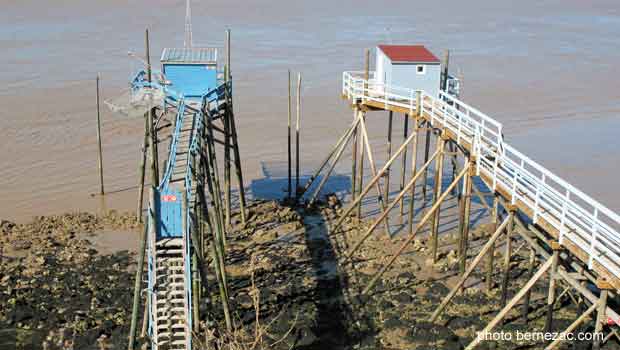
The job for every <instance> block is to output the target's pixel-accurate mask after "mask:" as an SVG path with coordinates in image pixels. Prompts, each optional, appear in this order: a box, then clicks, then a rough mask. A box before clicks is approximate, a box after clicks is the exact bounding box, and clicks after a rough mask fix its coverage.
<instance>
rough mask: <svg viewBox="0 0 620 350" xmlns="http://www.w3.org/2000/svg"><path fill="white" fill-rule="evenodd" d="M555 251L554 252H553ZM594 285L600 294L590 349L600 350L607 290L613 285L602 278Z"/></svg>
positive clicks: (605, 317)
mask: <svg viewBox="0 0 620 350" xmlns="http://www.w3.org/2000/svg"><path fill="white" fill-rule="evenodd" d="M554 253H555V252H554ZM596 286H597V287H598V289H600V291H601V296H600V298H599V301H598V307H597V313H596V324H595V325H594V341H593V342H592V350H600V349H601V345H602V341H601V338H602V337H601V336H600V335H601V334H602V332H603V325H604V324H605V321H606V320H607V315H606V309H607V297H608V295H609V291H610V290H613V289H614V288H613V286H612V285H611V284H610V283H609V282H607V281H605V280H604V279H598V280H597V281H596Z"/></svg>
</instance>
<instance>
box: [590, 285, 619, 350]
mask: <svg viewBox="0 0 620 350" xmlns="http://www.w3.org/2000/svg"><path fill="white" fill-rule="evenodd" d="M596 287H597V288H598V289H600V291H601V296H600V298H599V300H598V307H597V314H596V321H595V322H596V324H595V325H594V341H593V342H592V350H600V349H601V345H602V339H601V338H602V337H601V334H602V332H603V325H604V324H605V321H606V320H607V313H606V311H607V298H608V296H609V291H610V290H613V289H614V288H613V286H612V285H611V284H610V283H609V282H607V281H606V280H604V279H598V280H597V281H596Z"/></svg>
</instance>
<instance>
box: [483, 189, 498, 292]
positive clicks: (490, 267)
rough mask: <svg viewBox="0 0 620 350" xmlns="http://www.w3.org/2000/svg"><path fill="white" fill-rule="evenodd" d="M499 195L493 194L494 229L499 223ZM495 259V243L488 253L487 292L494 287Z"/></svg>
mask: <svg viewBox="0 0 620 350" xmlns="http://www.w3.org/2000/svg"><path fill="white" fill-rule="evenodd" d="M498 209H499V196H498V195H497V194H495V195H494V196H493V210H492V211H491V217H492V220H493V226H492V227H493V230H495V229H497V225H498V224H499V222H498V221H499V215H498V214H499V213H498ZM494 259H495V243H493V244H492V245H491V247H490V253H489V254H488V255H487V273H486V278H485V280H486V281H485V282H486V287H487V292H490V291H491V290H492V289H493V264H494V262H493V260H494Z"/></svg>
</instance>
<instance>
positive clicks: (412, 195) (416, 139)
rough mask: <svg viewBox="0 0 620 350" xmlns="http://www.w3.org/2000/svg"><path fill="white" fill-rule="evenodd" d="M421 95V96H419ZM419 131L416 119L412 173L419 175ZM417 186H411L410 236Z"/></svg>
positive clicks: (414, 122) (414, 121) (408, 223)
mask: <svg viewBox="0 0 620 350" xmlns="http://www.w3.org/2000/svg"><path fill="white" fill-rule="evenodd" d="M418 95H419V94H418ZM418 129H419V125H418V119H417V118H416V119H414V120H413V133H412V135H413V139H414V140H413V146H412V147H411V173H412V174H416V173H417V167H418V164H417V162H418V131H419V130H418ZM415 184H416V182H415V181H414V182H413V185H412V186H411V192H410V194H409V196H410V197H411V198H410V199H409V217H408V221H407V225H408V230H407V232H408V233H409V234H411V233H412V232H413V217H414V209H415Z"/></svg>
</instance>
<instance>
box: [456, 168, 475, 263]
mask: <svg viewBox="0 0 620 350" xmlns="http://www.w3.org/2000/svg"><path fill="white" fill-rule="evenodd" d="M469 162H470V164H469V174H468V175H467V176H465V177H464V178H463V181H464V182H465V185H464V188H463V192H464V195H463V200H462V201H461V207H462V215H461V218H460V220H459V226H460V230H459V272H460V274H461V275H462V274H464V273H465V267H466V264H467V248H468V246H469V219H470V216H471V215H470V214H471V189H472V182H473V181H474V176H475V175H476V169H475V163H474V161H473V160H472V159H470V160H469Z"/></svg>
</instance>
